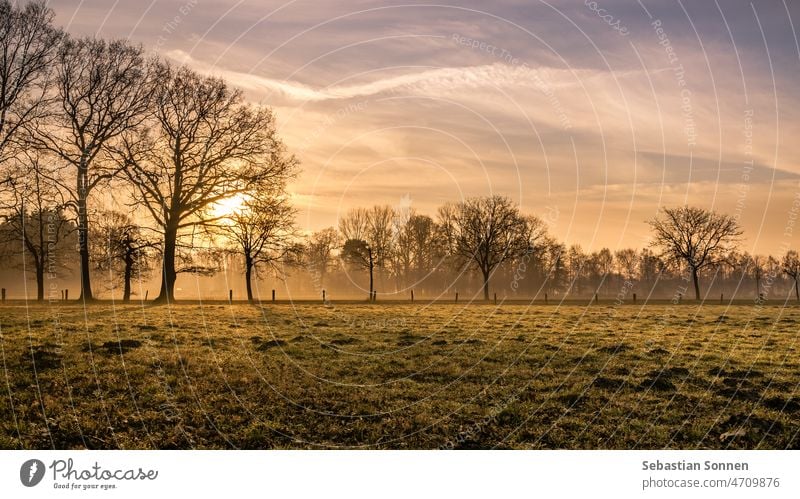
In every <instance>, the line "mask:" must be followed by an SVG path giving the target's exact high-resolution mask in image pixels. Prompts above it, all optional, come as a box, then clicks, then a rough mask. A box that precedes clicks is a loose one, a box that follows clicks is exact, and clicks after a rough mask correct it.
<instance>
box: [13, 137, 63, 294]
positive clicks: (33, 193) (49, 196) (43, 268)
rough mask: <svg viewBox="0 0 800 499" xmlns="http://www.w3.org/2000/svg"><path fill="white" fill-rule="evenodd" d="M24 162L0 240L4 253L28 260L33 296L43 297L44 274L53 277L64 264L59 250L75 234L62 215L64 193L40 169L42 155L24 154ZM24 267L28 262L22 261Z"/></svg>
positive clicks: (14, 181) (14, 180)
mask: <svg viewBox="0 0 800 499" xmlns="http://www.w3.org/2000/svg"><path fill="white" fill-rule="evenodd" d="M25 156H26V158H27V160H28V161H27V164H25V165H22V166H20V170H18V171H17V172H16V175H14V176H13V179H12V181H11V184H12V186H13V190H12V193H13V197H12V199H11V203H10V206H7V207H6V208H7V211H6V215H5V216H4V217H3V219H4V220H3V224H2V225H1V226H0V243H1V244H2V245H3V246H4V249H5V251H6V252H7V253H11V254H12V255H13V254H19V253H20V251H19V250H20V249H22V258H23V260H24V261H27V262H29V263H30V265H31V266H32V267H33V270H34V274H35V276H36V300H37V301H43V300H44V291H45V276H46V275H49V276H50V278H51V279H55V277H56V272H57V270H58V269H59V268H61V267H63V263H62V262H63V259H62V258H60V254H59V253H60V252H59V250H60V249H61V248H62V247H64V246H65V245H66V243H67V242H68V241H69V239H70V237H71V236H72V235H73V234H74V226H73V225H72V224H71V223H70V221H69V220H68V219H67V218H66V217H65V216H64V206H65V204H66V203H65V202H64V197H63V193H62V192H60V191H59V190H58V188H57V186H56V185H54V184H52V183H51V182H49V181H48V176H45V174H44V172H43V168H44V166H43V164H42V158H41V157H40V156H39V155H38V154H36V153H35V152H33V153H28V154H26V155H25ZM25 266H26V267H27V265H25Z"/></svg>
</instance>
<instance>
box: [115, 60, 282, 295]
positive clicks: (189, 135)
mask: <svg viewBox="0 0 800 499" xmlns="http://www.w3.org/2000/svg"><path fill="white" fill-rule="evenodd" d="M165 73H166V77H165V79H164V80H163V82H162V84H161V86H160V94H159V102H158V105H157V106H156V108H155V118H154V121H153V123H152V127H151V128H152V130H151V131H152V133H151V134H150V135H149V136H147V137H145V138H142V136H141V134H138V135H130V136H128V137H126V141H125V148H124V150H123V151H122V158H123V159H122V164H123V165H124V166H125V167H126V168H125V172H126V174H127V176H128V178H129V179H130V181H131V182H132V184H133V185H134V186H135V188H136V190H137V191H138V194H139V196H138V198H139V199H138V201H139V202H140V203H141V204H142V205H143V206H144V207H145V208H146V209H147V210H148V212H149V213H150V215H151V216H152V217H153V219H154V220H155V222H156V224H157V225H158V227H159V228H160V231H161V232H162V234H163V246H162V247H163V256H164V258H163V273H162V283H161V291H160V293H159V296H158V298H157V301H160V302H165V301H171V300H174V298H175V296H174V289H175V281H176V278H177V274H178V270H179V269H178V268H177V267H176V265H175V261H176V258H179V255H177V253H176V252H177V250H178V248H179V241H180V239H181V238H182V237H184V236H185V234H186V232H187V231H188V230H189V229H194V228H197V227H202V226H208V225H212V224H214V223H215V222H217V221H218V220H220V219H221V218H223V217H224V216H225V214H219V213H215V212H214V206H217V205H218V203H219V202H220V201H223V200H226V199H230V198H232V197H234V196H237V195H241V194H244V193H248V192H254V191H255V192H259V191H270V190H271V189H272V188H273V187H274V186H276V185H281V186H282V185H284V183H285V182H286V179H287V178H288V177H290V176H291V175H293V173H294V171H295V167H296V165H297V161H296V160H295V158H294V156H290V155H287V154H286V152H285V148H284V146H283V143H282V142H281V141H280V139H279V138H278V134H277V131H276V126H275V117H274V115H273V113H272V111H271V110H270V109H269V108H266V107H261V106H251V105H248V104H246V103H245V102H244V98H243V96H242V93H241V91H238V90H233V89H231V88H229V87H228V85H227V84H226V83H225V82H224V81H223V80H220V79H218V78H210V77H202V76H200V75H198V74H196V73H194V72H192V71H191V70H189V69H187V68H178V69H174V68H168V69H167V70H166V72H165ZM148 124H150V123H148Z"/></svg>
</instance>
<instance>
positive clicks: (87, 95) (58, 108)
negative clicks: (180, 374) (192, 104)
mask: <svg viewBox="0 0 800 499" xmlns="http://www.w3.org/2000/svg"><path fill="white" fill-rule="evenodd" d="M158 72H159V66H158V64H157V63H156V62H155V60H152V59H147V58H146V57H145V56H144V53H143V49H142V48H141V47H138V46H133V45H130V44H129V43H127V42H125V41H121V40H119V41H112V42H106V41H104V40H99V39H95V38H84V39H79V40H73V39H67V40H65V41H64V42H63V43H62V44H61V46H60V48H59V51H58V55H57V59H56V76H55V78H56V81H55V84H56V87H57V95H56V97H55V98H54V99H53V105H52V109H51V110H50V112H49V113H48V115H47V117H46V119H42V120H37V121H36V122H35V125H34V129H35V130H34V133H33V134H32V136H33V142H34V145H35V146H38V147H41V148H44V149H46V150H48V151H50V152H52V153H54V154H55V155H56V156H58V157H59V158H60V159H62V160H63V161H64V162H66V163H67V165H69V167H70V169H71V170H72V173H73V175H74V185H73V186H72V187H71V188H70V189H69V192H70V194H71V198H72V199H71V202H70V204H71V206H72V208H73V209H74V210H75V212H76V214H77V222H78V223H77V225H78V240H79V252H80V270H81V299H83V300H84V301H91V300H92V299H93V296H92V285H91V277H90V263H89V229H90V228H89V214H88V202H89V199H90V195H91V193H92V191H93V190H94V189H95V188H96V187H98V186H99V185H101V184H103V183H104V182H107V181H108V180H110V179H111V178H112V177H114V175H115V174H116V173H117V168H118V167H117V166H116V165H115V163H114V162H113V161H111V159H110V158H109V155H108V154H107V150H108V148H109V147H111V146H113V145H114V142H115V141H116V140H117V139H119V138H120V137H121V136H122V135H123V134H124V133H125V132H127V131H129V130H131V129H133V128H136V127H137V126H139V125H140V124H141V123H142V122H143V121H144V119H145V118H146V116H147V115H148V112H149V110H150V106H151V103H152V99H151V98H152V96H153V94H154V91H155V85H153V82H154V80H155V76H156V75H157V74H158Z"/></svg>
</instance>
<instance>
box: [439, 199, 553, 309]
mask: <svg viewBox="0 0 800 499" xmlns="http://www.w3.org/2000/svg"><path fill="white" fill-rule="evenodd" d="M439 217H440V224H441V226H442V227H443V228H444V230H445V231H446V236H445V237H446V240H447V241H448V242H449V245H450V246H449V248H448V249H449V252H450V254H452V255H454V256H456V257H457V258H458V259H459V260H460V261H461V262H463V264H465V265H467V266H471V267H474V268H476V269H477V270H478V271H480V273H481V275H482V277H483V286H482V288H483V298H484V299H485V300H489V279H490V278H491V276H492V273H493V272H494V271H495V269H497V267H498V266H499V265H500V264H501V263H503V262H505V261H507V260H512V259H514V258H517V257H520V256H522V255H524V254H525V253H526V252H528V251H529V250H530V248H531V247H532V241H531V237H532V236H533V234H534V231H533V230H532V227H531V223H530V219H526V218H525V217H524V216H522V215H521V214H520V213H519V209H518V208H517V207H516V206H515V205H514V204H513V202H512V201H511V200H510V199H508V198H506V197H502V196H491V197H481V198H470V199H467V200H465V201H462V202H460V203H458V204H455V205H450V206H445V207H444V209H442V210H440V211H439ZM540 227H542V228H543V227H544V224H541V225H540Z"/></svg>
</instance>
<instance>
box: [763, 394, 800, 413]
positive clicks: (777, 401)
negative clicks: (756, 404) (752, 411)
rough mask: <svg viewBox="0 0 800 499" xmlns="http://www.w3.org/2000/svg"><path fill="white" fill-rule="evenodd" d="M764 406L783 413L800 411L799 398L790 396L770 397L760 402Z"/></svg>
mask: <svg viewBox="0 0 800 499" xmlns="http://www.w3.org/2000/svg"><path fill="white" fill-rule="evenodd" d="M762 404H763V405H764V407H768V408H770V409H772V410H774V411H779V412H785V413H797V412H800V399H797V398H794V397H790V398H788V399H784V398H782V397H770V398H768V399H766V400H764V401H763V402H762Z"/></svg>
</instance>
